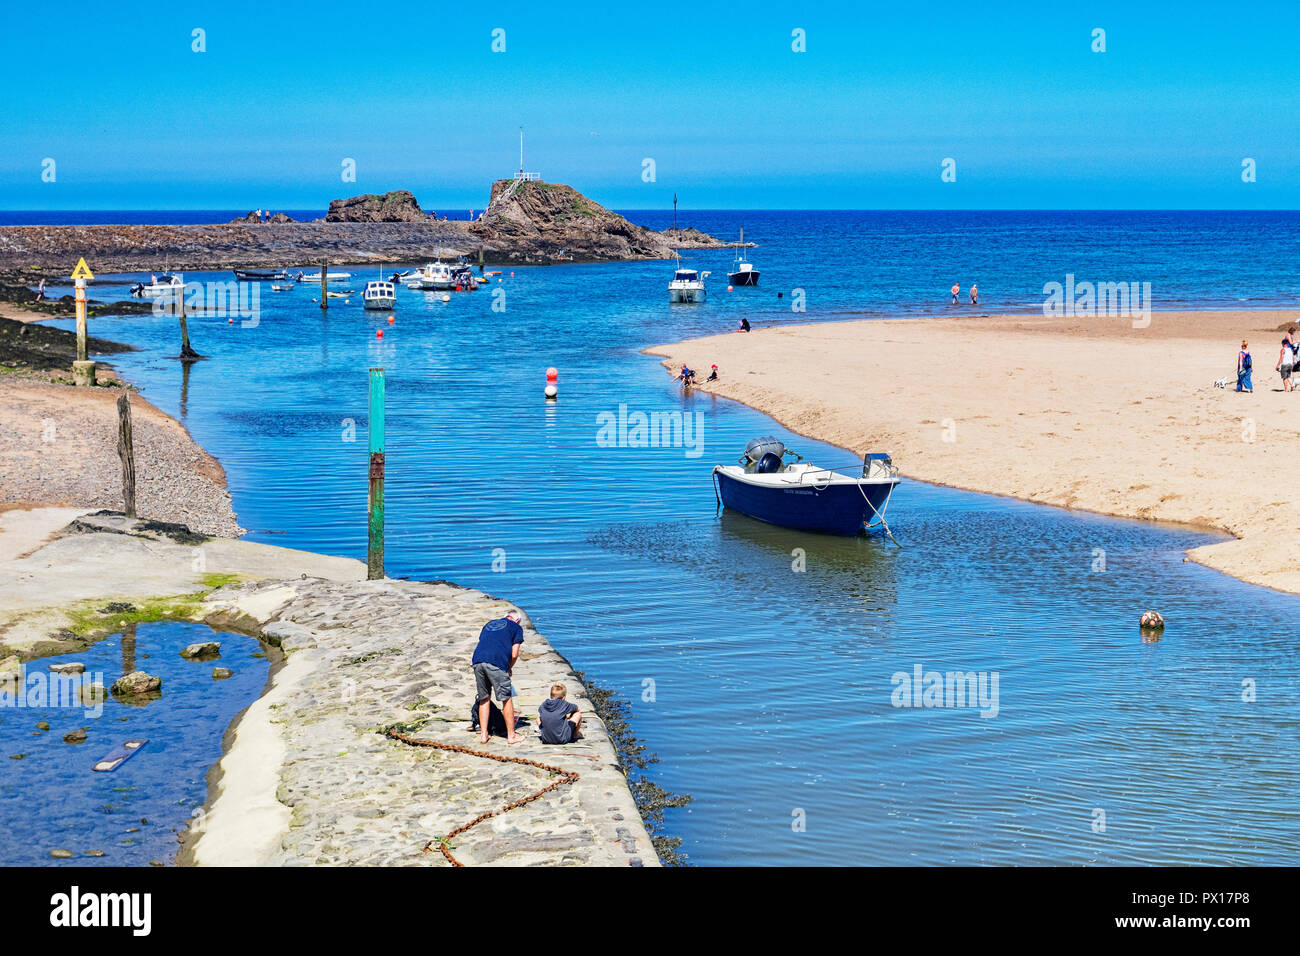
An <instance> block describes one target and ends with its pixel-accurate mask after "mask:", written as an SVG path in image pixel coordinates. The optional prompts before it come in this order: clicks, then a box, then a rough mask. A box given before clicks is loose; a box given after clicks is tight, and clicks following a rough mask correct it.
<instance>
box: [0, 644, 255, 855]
mask: <svg viewBox="0 0 1300 956" xmlns="http://www.w3.org/2000/svg"><path fill="white" fill-rule="evenodd" d="M202 641H220V642H221V656H220V657H219V658H214V659H212V660H205V661H188V660H185V659H184V658H182V657H181V656H180V651H181V649H182V648H183V647H185V646H186V645H187V644H195V643H199V642H202ZM260 653H261V646H260V645H259V644H258V642H257V641H255V640H253V639H251V638H249V637H245V636H244V635H242V634H229V633H218V632H214V631H212V630H211V629H210V628H208V627H207V626H205V625H202V624H191V623H187V622H179V621H178V622H163V623H158V624H140V625H136V626H135V627H128V628H127V629H126V630H125V631H124V632H123V633H121V634H113V635H110V636H109V637H106V638H105V639H103V640H102V641H99V642H97V643H95V644H93V645H91V647H90V648H89V649H88V650H86V651H84V652H82V653H79V654H68V655H64V656H60V657H47V658H42V659H40V660H36V661H31V662H29V663H28V664H27V675H28V680H29V681H30V682H31V686H35V682H36V681H48V678H49V676H50V674H49V667H50V665H52V664H60V663H65V662H69V661H80V662H81V663H83V664H85V666H86V674H87V675H95V676H96V677H97V678H98V680H99V681H100V683H102V684H103V685H104V687H105V688H108V687H110V686H111V685H112V683H113V681H115V680H117V678H119V677H121V676H122V675H123V674H124V673H129V672H130V671H131V670H135V669H139V670H143V671H146V672H148V673H150V674H153V675H154V676H155V677H161V678H162V681H163V684H162V695H161V696H160V697H158V698H157V699H152V700H148V701H146V702H140V701H136V702H132V703H128V702H125V701H123V700H119V699H117V698H114V697H113V696H111V695H109V697H108V699H107V700H105V701H104V703H103V707H102V711H101V712H99V713H95V712H94V711H93V710H88V709H86V708H84V707H81V706H76V707H68V706H49V705H50V704H52V703H55V701H54V700H53V699H52V695H48V694H47V695H46V697H45V698H44V701H43V703H44V704H45V705H46V706H12V707H11V706H4V707H0V754H3V758H0V761H2V762H0V833H2V834H3V839H0V865H3V866H49V865H65V866H147V865H148V864H149V863H150V862H152V861H154V860H157V861H159V862H162V863H170V862H173V861H174V860H175V857H176V853H177V850H178V849H179V844H178V831H183V830H184V829H185V828H186V827H187V826H189V825H190V823H191V820H192V819H193V817H194V814H195V812H196V811H198V810H199V809H200V808H201V807H202V806H203V804H204V802H205V801H206V799H207V772H208V769H209V768H210V767H211V766H212V765H213V764H214V763H215V762H216V761H217V760H218V759H220V757H221V740H222V735H223V734H224V733H225V731H226V728H227V726H229V724H230V722H231V720H233V719H234V717H235V715H236V714H238V713H239V712H240V711H241V710H243V709H244V708H245V707H247V706H248V705H249V704H251V703H252V702H253V701H254V700H256V699H257V696H258V695H259V694H260V693H261V692H262V688H263V687H264V686H265V685H266V678H267V671H268V667H269V665H268V663H267V660H266V658H265V656H259V657H254V656H253V655H254V654H260ZM218 666H220V667H226V668H229V669H230V670H231V671H233V672H234V675H233V676H232V677H229V678H227V679H226V680H213V678H212V669H213V668H214V667H218ZM78 681H80V676H79V677H78ZM46 686H47V687H48V686H49V685H48V683H47V684H46ZM39 700H40V699H39V698H37V697H35V696H34V695H33V694H32V693H31V692H28V693H27V694H25V695H24V702H25V703H26V702H33V703H34V702H37V701H39ZM66 700H67V698H65V699H64V701H65V702H66ZM42 721H44V722H46V723H48V724H49V725H50V729H49V730H48V731H45V732H41V731H39V730H38V729H37V724H39V723H40V722H42ZM76 730H84V731H85V733H86V739H85V741H84V742H82V743H77V744H69V743H65V742H64V740H63V738H64V735H65V734H68V733H70V732H73V731H76ZM136 738H147V739H148V741H149V743H148V744H146V745H145V746H144V747H143V748H141V749H140V750H138V751H137V752H136V753H135V754H134V755H133V756H132V757H131V758H130V759H129V760H127V761H126V762H125V763H123V764H122V765H121V766H119V767H118V768H117V769H116V770H114V771H111V772H108V773H103V772H94V771H92V770H91V767H93V766H94V765H95V763H96V762H98V761H99V760H101V759H103V758H104V757H105V756H107V755H108V754H109V753H110V752H111V751H112V750H113V749H114V748H116V747H118V746H120V745H121V744H122V743H123V742H124V741H126V740H131V739H136ZM19 754H21V755H22V758H21V759H13V758H14V757H15V756H16V755H19ZM56 849H63V850H68V851H69V852H71V853H72V854H73V856H72V858H70V859H52V858H51V856H50V852H51V851H52V850H56ZM89 851H101V852H102V853H103V855H102V856H92V855H87V854H88V852H89Z"/></svg>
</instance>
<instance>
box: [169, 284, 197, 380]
mask: <svg viewBox="0 0 1300 956" xmlns="http://www.w3.org/2000/svg"><path fill="white" fill-rule="evenodd" d="M175 295H176V317H177V318H178V319H180V323H181V361H182V362H193V361H194V360H195V359H198V358H202V356H201V355H199V353H198V352H196V351H194V348H193V346H191V345H190V324H189V322H188V321H187V320H186V318H185V284H184V283H181V285H180V286H179V287H178V288H177V289H176V292H175Z"/></svg>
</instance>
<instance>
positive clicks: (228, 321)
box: [226, 319, 235, 325]
mask: <svg viewBox="0 0 1300 956" xmlns="http://www.w3.org/2000/svg"><path fill="white" fill-rule="evenodd" d="M234 324H235V320H234V319H226V325H234Z"/></svg>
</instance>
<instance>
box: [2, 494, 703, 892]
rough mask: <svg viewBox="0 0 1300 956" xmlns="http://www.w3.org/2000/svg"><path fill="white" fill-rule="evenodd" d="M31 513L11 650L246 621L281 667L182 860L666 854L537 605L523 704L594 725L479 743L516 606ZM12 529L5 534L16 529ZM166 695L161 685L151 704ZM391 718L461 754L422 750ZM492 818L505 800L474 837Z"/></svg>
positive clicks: (10, 585)
mask: <svg viewBox="0 0 1300 956" xmlns="http://www.w3.org/2000/svg"><path fill="white" fill-rule="evenodd" d="M3 517H5V516H3V515H0V518H3ZM36 517H37V518H38V519H39V520H40V521H43V522H44V525H43V527H41V528H37V529H34V530H32V531H30V532H29V534H30V536H31V538H32V539H33V540H34V541H35V542H36V544H35V546H34V547H33V548H31V549H30V550H29V551H26V552H25V553H23V554H17V555H8V554H6V553H4V552H3V551H2V550H0V607H3V608H5V609H6V610H5V614H4V620H0V648H3V649H0V660H5V659H6V655H14V654H16V655H17V657H13V656H9V657H8V658H7V660H8V661H9V662H12V661H14V660H16V659H19V658H21V659H23V660H30V659H31V658H33V657H36V656H42V655H44V654H50V653H60V654H67V653H75V652H76V651H77V650H78V648H79V647H82V648H84V647H85V646H87V643H88V642H90V641H93V640H97V639H99V638H100V637H104V636H107V635H109V634H113V633H117V632H118V631H120V629H121V628H122V626H124V624H126V623H131V624H137V623H144V622H146V621H154V620H169V621H183V620H188V621H202V622H204V623H206V624H207V625H208V626H209V627H211V628H213V629H214V631H215V632H218V633H220V632H237V633H242V634H247V635H249V636H252V637H255V638H257V639H258V640H260V641H262V642H263V644H264V645H266V649H267V651H268V653H269V654H271V655H272V656H273V657H275V658H278V660H277V661H276V664H275V666H274V667H273V669H272V672H271V676H270V679H269V682H268V685H267V687H266V689H265V690H264V692H263V694H262V695H261V696H260V697H259V698H258V699H257V700H256V701H255V702H254V703H253V704H251V705H250V706H249V707H248V708H247V709H246V710H245V711H244V712H243V713H242V714H241V715H240V716H239V717H238V718H237V719H236V721H235V722H234V723H233V724H232V725H231V727H230V728H229V729H228V730H227V731H226V734H225V747H224V753H223V756H222V758H221V760H220V761H219V762H218V763H217V764H216V765H214V767H213V769H212V771H211V772H210V774H209V778H208V780H209V789H208V802H207V804H206V806H205V807H204V809H203V812H202V813H200V814H198V815H197V816H196V817H195V819H194V820H193V821H192V822H191V826H190V830H189V831H188V833H187V834H186V835H185V837H184V842H183V848H182V852H181V856H180V858H179V862H181V863H189V864H196V865H211V866H254V865H273V866H279V865H286V866H293V865H388V866H395V865H414V866H420V865H432V866H442V865H447V862H448V861H447V858H446V857H445V856H444V855H443V854H442V853H441V852H438V849H439V848H440V847H441V846H442V844H443V838H444V837H445V836H446V835H447V834H450V833H451V832H452V831H453V830H456V829H458V828H459V829H464V830H465V832H463V833H462V834H461V835H460V836H458V837H455V838H454V839H452V840H451V841H449V845H448V850H449V852H451V853H453V854H454V857H455V860H456V861H457V862H458V863H461V864H465V865H517V866H535V865H591V866H614V865H617V866H657V865H659V859H658V856H657V855H656V848H655V840H653V839H652V838H651V835H650V832H649V830H648V829H647V827H646V825H645V824H644V823H643V821H642V815H641V813H642V810H641V808H640V807H639V805H638V800H637V799H636V798H635V797H634V795H633V791H632V789H631V787H632V784H630V782H629V780H628V777H627V770H626V768H625V766H624V765H623V762H622V760H621V758H620V754H619V750H618V749H617V748H616V745H615V743H614V742H613V741H612V740H611V738H612V737H613V736H614V735H615V734H616V733H619V734H621V733H623V731H619V730H616V729H612V728H607V727H606V723H605V721H604V720H602V718H601V710H602V708H600V707H598V706H596V705H595V704H594V702H593V701H592V700H591V695H589V694H588V692H587V690H586V688H585V687H584V686H583V683H582V681H581V679H580V678H579V676H578V675H577V673H576V672H575V671H574V670H573V668H572V666H571V665H570V664H569V662H568V661H567V660H565V659H564V657H563V656H561V655H560V654H559V653H557V652H556V651H555V650H554V648H552V647H551V646H550V644H549V643H548V642H547V641H546V638H545V637H544V636H543V635H542V634H540V633H538V632H537V631H536V629H535V628H534V627H533V625H532V623H531V621H529V619H528V618H527V615H526V614H524V615H523V623H524V627H525V640H524V645H523V649H522V653H521V655H520V661H519V664H518V665H517V667H516V669H515V674H514V682H515V686H516V688H517V690H518V693H519V698H518V706H519V711H520V713H521V714H525V715H529V716H530V717H533V718H534V719H535V714H536V711H537V706H538V704H539V703H540V702H541V700H543V699H545V698H546V697H547V696H548V695H549V689H550V686H551V684H552V683H553V682H555V681H561V682H563V683H565V684H566V685H567V686H568V689H569V695H568V696H569V699H571V700H573V701H575V702H576V703H577V704H578V706H579V707H581V708H582V709H583V711H584V714H585V715H586V717H585V719H584V722H583V730H584V732H585V737H584V739H582V740H580V741H578V742H576V743H573V744H569V745H565V746H561V747H552V746H546V745H544V744H542V743H541V742H540V741H539V740H538V739H537V735H536V732H535V730H534V729H532V728H527V729H526V730H525V732H524V740H523V742H521V743H519V744H517V745H515V746H509V745H507V744H506V743H505V742H504V740H502V739H500V738H496V737H494V738H493V739H492V740H491V742H490V743H488V744H487V745H481V744H479V742H478V735H477V734H473V733H469V732H467V728H468V716H469V712H470V709H471V706H472V702H473V698H474V682H473V678H472V677H471V676H470V674H469V669H468V664H467V662H468V661H469V659H470V655H471V653H472V651H473V647H474V645H475V642H476V641H477V637H478V632H479V628H480V627H481V626H482V625H483V623H485V622H486V621H488V620H490V619H492V618H494V617H499V616H501V614H502V613H504V611H505V610H506V609H507V608H509V607H510V606H511V605H509V604H507V603H506V602H504V601H502V600H500V599H498V598H494V597H491V596H490V595H487V594H483V593H481V592H479V591H473V590H469V589H466V588H461V587H457V586H455V585H453V584H449V583H447V582H416V581H399V580H392V579H384V580H379V581H367V580H365V566H364V564H362V563H361V562H360V561H355V560H352V559H348V558H337V557H329V556H325V555H316V554H311V553H308V552H301V551H294V550H290V549H285V548H277V547H273V546H270V545H262V544H255V543H253V542H248V541H236V540H228V539H220V538H208V537H205V536H202V535H194V534H193V533H192V532H189V531H188V529H184V528H182V527H178V526H158V525H157V524H156V523H150V522H143V521H138V520H132V519H128V518H125V517H123V516H122V515H120V514H111V513H98V514H93V515H82V516H81V517H78V518H76V519H75V520H73V521H72V523H71V524H67V523H66V522H67V518H68V516H67V515H66V514H65V513H62V512H58V511H55V510H52V509H51V510H48V511H47V512H45V513H41V514H38V515H36ZM0 524H2V523H0ZM3 530H4V534H0V541H3V540H4V538H5V535H8V534H11V533H13V531H12V529H10V528H4V529H3ZM196 555H198V556H200V557H196ZM106 602H107V603H106ZM60 635H67V636H66V637H62V638H60ZM214 639H216V634H214ZM196 652H198V651H197V649H196ZM147 676H148V675H143V674H133V675H132V677H133V680H135V681H136V682H137V683H142V682H144V681H145V679H146V678H147ZM166 699H167V693H166V688H165V687H164V688H162V689H161V694H160V696H158V697H157V699H151V700H148V701H147V702H142V705H143V706H150V707H157V706H166ZM389 731H396V732H399V733H401V734H403V735H404V736H407V737H409V738H411V739H412V740H415V741H431V742H434V743H442V744H447V745H450V747H449V748H448V749H439V748H437V747H425V746H411V745H409V744H407V743H404V742H401V741H400V740H398V739H395V738H394V737H393V736H390V735H389V733H388V732H389ZM640 750H641V748H640V747H639V746H638V747H634V751H635V752H637V753H639V752H640ZM483 753H486V754H489V755H491V756H488V757H486V758H485V757H484V756H482V755H481V754H483ZM494 757H506V758H522V762H519V761H511V762H505V761H503V760H501V759H494ZM139 759H149V758H148V757H147V756H146V757H142V758H139ZM155 759H156V758H155ZM547 768H555V769H557V770H559V771H560V772H561V773H562V774H563V775H564V778H565V785H564V786H560V787H556V788H555V789H553V790H551V791H550V792H547V793H545V794H542V795H541V796H538V797H536V798H535V799H532V800H527V801H524V799H523V798H525V797H528V796H530V795H532V794H535V793H536V792H537V791H538V790H539V789H541V788H542V787H544V786H546V785H547V784H549V783H551V782H552V780H553V779H554V778H553V773H552V771H550V770H548V769H547ZM638 792H640V791H638ZM516 802H519V805H518V806H514V805H513V804H515V803H516ZM662 805H664V804H662V803H660V804H659V806H662ZM668 805H679V804H678V803H672V804H668ZM487 811H496V812H495V813H493V814H492V815H491V818H490V819H488V820H486V821H484V822H483V823H482V824H481V825H478V826H475V827H473V828H469V829H465V824H467V823H469V822H471V821H474V820H475V819H476V818H478V817H479V816H480V815H481V814H483V813H485V812H487ZM645 812H646V813H647V815H648V816H650V817H651V818H653V817H654V816H655V814H656V812H658V811H657V808H656V805H655V804H653V803H651V804H649V805H648V806H647V809H646V811H645ZM669 843H670V844H671V841H669ZM431 847H432V850H431V849H430V848H431Z"/></svg>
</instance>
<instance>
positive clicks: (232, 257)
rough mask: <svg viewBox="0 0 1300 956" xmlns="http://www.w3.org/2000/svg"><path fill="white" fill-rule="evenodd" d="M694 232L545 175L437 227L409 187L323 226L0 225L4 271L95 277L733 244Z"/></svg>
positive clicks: (628, 254) (571, 257)
mask: <svg viewBox="0 0 1300 956" xmlns="http://www.w3.org/2000/svg"><path fill="white" fill-rule="evenodd" d="M727 245H728V243H725V242H723V241H721V240H719V239H716V238H714V237H713V236H710V235H707V234H706V233H703V232H700V231H699V230H697V229H667V230H663V231H661V232H657V231H655V230H653V229H647V228H645V227H644V226H638V225H635V224H633V223H631V222H629V221H628V220H627V219H625V218H624V217H623V216H620V215H618V214H617V213H614V212H611V211H610V210H608V209H606V208H604V207H603V206H601V205H600V204H599V203H597V202H594V201H593V200H591V199H588V198H587V197H586V196H584V195H582V194H581V193H580V192H578V191H577V190H576V189H574V188H573V187H571V186H565V185H561V184H559V183H548V182H543V181H541V180H538V179H502V180H498V181H497V182H495V183H493V184H492V192H491V198H490V200H489V202H488V206H487V208H486V209H485V210H484V211H483V213H482V214H481V215H480V216H478V218H476V219H475V220H474V221H473V222H468V221H464V220H460V221H449V220H439V219H437V218H435V217H434V216H432V215H430V214H428V213H426V212H425V211H424V210H422V209H421V208H420V205H419V203H418V202H417V201H416V199H415V196H414V195H412V194H411V193H410V192H409V191H407V190H404V189H403V190H395V191H393V192H388V193H383V194H382V195H375V194H365V195H361V196H353V197H350V198H347V199H336V200H334V201H333V202H331V203H330V207H329V212H328V213H327V215H326V216H325V218H324V219H317V220H315V221H312V222H294V221H293V220H292V219H290V218H289V217H288V216H286V215H284V214H283V213H280V214H277V215H275V216H273V217H271V218H270V220H269V221H259V217H258V216H257V214H256V213H249V215H248V216H246V217H244V218H242V219H237V220H235V221H234V222H231V223H227V224H218V225H193V226H175V225H153V226H145V225H94V226H5V227H0V269H25V270H36V271H53V272H55V273H56V274H66V270H67V269H69V268H71V265H72V264H74V263H75V262H76V261H77V259H78V258H81V257H83V256H84V257H85V258H86V260H87V261H88V262H90V263H92V265H93V267H94V269H95V271H97V272H101V271H102V272H137V271H156V270H161V269H170V270H177V271H180V270H185V269H227V268H235V267H240V268H256V267H267V268H288V267H293V266H302V265H315V264H318V263H322V262H323V263H328V264H330V265H336V264H356V263H364V262H415V261H418V260H423V259H427V258H433V257H435V256H443V257H456V256H465V257H467V258H470V257H478V256H479V255H480V254H481V255H482V257H483V258H484V260H485V261H488V262H495V263H509V264H521V265H526V264H537V265H544V264H552V263H558V262H607V261H618V260H633V259H667V258H671V257H672V255H673V253H674V251H675V250H677V249H711V248H721V247H725V246H727Z"/></svg>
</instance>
